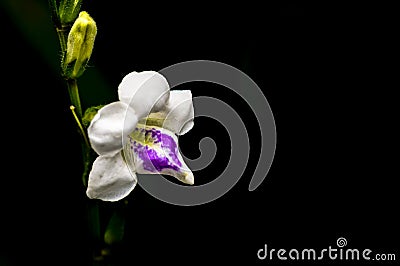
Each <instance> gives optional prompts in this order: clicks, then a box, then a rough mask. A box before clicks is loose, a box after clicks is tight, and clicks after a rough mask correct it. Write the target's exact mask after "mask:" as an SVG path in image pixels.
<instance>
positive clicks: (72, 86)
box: [67, 79, 82, 124]
mask: <svg viewBox="0 0 400 266" xmlns="http://www.w3.org/2000/svg"><path fill="white" fill-rule="evenodd" d="M67 86H68V93H69V98H70V100H71V104H72V105H73V106H74V107H75V108H76V115H77V117H78V120H79V124H80V123H81V121H82V106H81V100H80V97H79V89H78V83H77V81H76V79H67Z"/></svg>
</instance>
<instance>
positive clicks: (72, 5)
mask: <svg viewBox="0 0 400 266" xmlns="http://www.w3.org/2000/svg"><path fill="white" fill-rule="evenodd" d="M81 5H82V0H62V1H61V3H60V7H59V9H58V13H59V16H60V22H61V23H62V24H67V23H71V22H73V21H74V20H75V18H76V16H77V15H78V13H79V10H80V9H81Z"/></svg>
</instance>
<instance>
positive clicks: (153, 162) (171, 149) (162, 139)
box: [130, 128, 182, 172]
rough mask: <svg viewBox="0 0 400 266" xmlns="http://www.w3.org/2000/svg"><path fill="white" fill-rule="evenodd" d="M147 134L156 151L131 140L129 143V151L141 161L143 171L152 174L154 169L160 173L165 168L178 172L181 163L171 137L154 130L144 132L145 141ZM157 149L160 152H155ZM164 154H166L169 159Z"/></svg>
mask: <svg viewBox="0 0 400 266" xmlns="http://www.w3.org/2000/svg"><path fill="white" fill-rule="evenodd" d="M137 130H138V129H137ZM149 134H151V138H152V139H153V140H154V144H156V145H154V146H155V147H157V148H156V149H153V148H152V147H149V145H142V144H141V143H139V142H137V141H133V140H132V139H131V141H130V142H131V149H133V151H134V152H135V153H136V154H137V156H138V157H139V158H141V159H142V160H143V169H145V170H147V171H152V172H153V171H154V169H156V170H157V171H158V172H161V171H162V170H163V169H166V168H169V169H173V170H175V171H179V169H180V167H181V166H182V163H181V162H180V161H179V158H178V152H179V151H178V147H177V145H176V142H175V140H174V139H173V138H172V137H171V136H169V135H167V134H163V133H162V132H161V131H160V130H157V129H155V128H152V129H150V130H146V131H145V139H146V135H149ZM157 143H158V144H157ZM158 149H159V150H160V151H159V152H157V150H158ZM166 154H168V156H169V158H168V157H167V156H166ZM171 160H172V161H171Z"/></svg>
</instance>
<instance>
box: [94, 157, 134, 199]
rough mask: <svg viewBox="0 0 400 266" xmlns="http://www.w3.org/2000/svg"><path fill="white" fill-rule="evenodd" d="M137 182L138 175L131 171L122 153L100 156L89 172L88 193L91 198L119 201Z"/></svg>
mask: <svg viewBox="0 0 400 266" xmlns="http://www.w3.org/2000/svg"><path fill="white" fill-rule="evenodd" d="M136 183H137V179H136V175H135V173H133V172H130V171H129V169H128V167H127V165H126V163H125V162H124V160H123V158H122V154H121V153H117V154H116V155H114V156H111V157H109V156H99V157H97V158H96V160H95V161H94V163H93V166H92V170H91V171H90V173H89V182H88V187H87V190H86V195H87V196H88V197H89V198H91V199H101V200H104V201H117V200H120V199H123V198H124V197H126V196H127V195H128V194H129V193H130V192H131V191H132V190H133V189H134V188H135V186H136Z"/></svg>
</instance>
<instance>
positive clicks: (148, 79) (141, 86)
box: [118, 71, 169, 118]
mask: <svg viewBox="0 0 400 266" xmlns="http://www.w3.org/2000/svg"><path fill="white" fill-rule="evenodd" d="M118 97H119V100H120V101H122V102H124V103H126V104H128V105H129V106H130V107H131V108H133V109H134V110H135V112H136V113H137V114H138V116H139V118H142V117H145V116H147V115H148V114H149V113H150V111H153V112H157V111H159V110H161V109H162V108H164V106H165V105H166V103H167V102H168V98H169V84H168V82H167V80H166V79H165V77H164V76H162V75H161V74H159V73H158V72H155V71H143V72H131V73H129V74H128V75H126V76H125V77H124V78H123V79H122V81H121V83H120V84H119V86H118Z"/></svg>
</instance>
